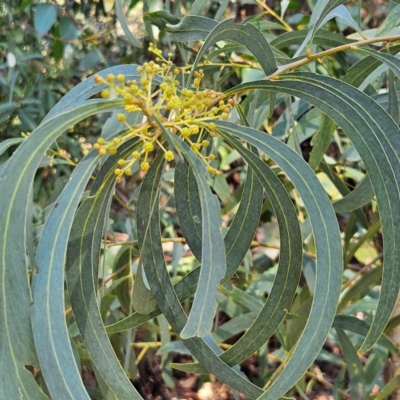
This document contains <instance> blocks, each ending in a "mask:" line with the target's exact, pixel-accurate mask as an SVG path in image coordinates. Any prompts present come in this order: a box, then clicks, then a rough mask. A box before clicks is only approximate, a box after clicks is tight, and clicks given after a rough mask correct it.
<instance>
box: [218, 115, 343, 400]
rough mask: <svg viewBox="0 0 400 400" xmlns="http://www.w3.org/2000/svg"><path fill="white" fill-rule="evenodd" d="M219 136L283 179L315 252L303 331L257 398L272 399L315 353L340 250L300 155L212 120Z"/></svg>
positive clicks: (330, 315) (325, 203)
mask: <svg viewBox="0 0 400 400" xmlns="http://www.w3.org/2000/svg"><path fill="white" fill-rule="evenodd" d="M216 125H217V128H218V130H220V131H221V132H223V134H224V136H225V137H226V135H231V136H236V137H238V138H240V139H243V140H245V141H246V142H248V143H250V144H252V145H253V146H255V147H257V148H258V149H259V150H261V151H262V152H264V153H265V154H267V155H268V156H269V157H270V158H271V159H272V160H273V161H275V162H276V163H277V164H278V165H279V166H280V167H281V168H282V170H283V171H284V172H285V173H286V174H287V175H288V176H289V178H290V179H291V181H292V182H293V184H294V186H295V188H296V189H297V190H298V192H299V194H300V195H301V197H302V200H303V202H304V204H305V207H306V209H307V210H308V215H309V218H310V221H311V225H312V228H313V233H314V240H315V244H316V253H317V276H316V284H315V289H314V290H315V294H314V300H313V304H312V308H311V311H310V316H309V319H308V322H307V324H306V327H305V329H304V332H303V334H302V336H301V337H300V339H299V341H298V342H297V344H296V346H295V349H294V351H293V353H292V355H291V357H290V359H289V361H288V363H287V365H286V367H285V369H284V370H283V371H282V373H281V375H280V376H279V378H278V379H277V380H276V381H275V382H273V383H272V385H271V386H270V387H269V388H268V389H267V391H266V392H265V393H264V394H263V396H261V397H260V399H269V398H278V397H279V396H282V395H283V394H284V393H286V391H287V390H289V389H290V388H291V387H292V386H293V385H294V384H295V383H296V382H297V381H298V380H299V379H300V377H301V376H302V375H303V373H304V372H305V371H306V370H307V368H308V367H309V366H310V365H311V363H312V362H313V361H314V359H315V357H316V356H317V355H318V353H319V351H320V349H321V347H322V345H323V343H324V341H325V339H326V336H327V334H328V332H329V329H330V327H331V325H332V322H333V319H334V316H335V311H336V304H337V300H338V297H339V292H340V286H341V275H342V262H341V257H342V248H341V243H340V235H339V229H338V225H337V221H336V217H335V215H334V213H333V209H332V206H331V203H330V201H329V199H328V197H327V195H326V193H325V191H324V189H323V188H322V186H321V184H320V183H319V181H318V179H317V177H316V176H315V174H314V173H313V171H312V170H311V168H310V167H309V166H308V164H306V163H305V161H304V160H303V159H301V158H300V156H299V155H298V154H297V153H295V152H294V151H293V150H291V149H290V148H289V147H288V146H286V145H285V144H284V143H282V142H281V141H279V140H277V139H275V138H274V137H272V136H270V135H266V134H265V133H262V132H260V131H257V130H255V129H251V128H247V127H239V126H236V125H234V124H231V123H229V122H221V121H218V122H216Z"/></svg>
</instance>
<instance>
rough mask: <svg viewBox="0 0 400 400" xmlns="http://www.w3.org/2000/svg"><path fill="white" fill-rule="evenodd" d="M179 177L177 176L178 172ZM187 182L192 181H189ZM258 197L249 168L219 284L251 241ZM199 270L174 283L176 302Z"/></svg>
mask: <svg viewBox="0 0 400 400" xmlns="http://www.w3.org/2000/svg"><path fill="white" fill-rule="evenodd" d="M180 164H181V165H182V164H185V163H184V162H183V163H180ZM177 168H181V166H179V164H178V165H177ZM181 171H182V170H181ZM179 176H180V177H181V175H179ZM182 182H184V181H182ZM182 182H179V185H181V184H182ZM190 182H191V183H193V180H191V181H190ZM175 184H178V182H175ZM179 187H182V186H179ZM178 195H179V196H180V195H181V192H179V194H178ZM179 198H181V197H179ZM262 199H263V189H262V186H261V185H260V183H259V181H258V179H257V178H256V177H255V176H254V173H253V172H252V171H251V170H249V171H248V173H247V179H246V183H245V186H244V190H243V193H242V197H241V199H240V204H239V208H238V211H237V213H236V215H235V217H234V219H233V221H232V223H231V225H230V227H229V229H228V232H227V234H226V236H225V238H224V242H225V252H226V264H227V270H226V274H225V276H224V278H223V279H222V281H221V283H224V282H226V281H227V280H228V279H229V278H230V277H231V275H232V274H233V273H234V272H235V271H236V269H237V267H238V265H239V264H240V262H241V261H242V260H243V257H244V256H245V254H246V252H247V250H248V248H249V246H250V243H251V241H252V240H253V237H254V234H255V231H256V229H257V226H258V221H259V217H260V210H261V206H262ZM196 201H197V200H196ZM178 207H179V206H178V204H177V208H178ZM179 218H181V217H179ZM199 237H200V236H199ZM192 245H193V244H192ZM199 249H201V247H199ZM198 253H200V255H201V250H198ZM199 273H200V267H197V268H195V269H194V270H193V271H191V272H190V273H189V274H188V275H186V276H185V277H184V278H182V279H181V280H180V281H179V282H177V283H176V284H175V285H174V290H175V292H176V294H177V296H178V299H179V301H184V300H186V299H187V298H188V297H190V296H192V295H193V293H194V292H195V290H196V286H197V281H198V278H199ZM160 313H161V311H160V310H155V311H152V312H151V313H150V314H148V315H147V316H144V315H140V314H137V313H134V314H131V315H130V316H128V317H126V318H124V319H122V320H121V321H118V322H116V323H115V324H113V325H109V326H107V328H106V329H107V332H109V333H114V332H121V331H124V330H127V329H131V328H134V327H137V326H140V325H142V324H144V323H145V322H146V321H149V320H150V319H151V318H154V317H156V316H157V315H160Z"/></svg>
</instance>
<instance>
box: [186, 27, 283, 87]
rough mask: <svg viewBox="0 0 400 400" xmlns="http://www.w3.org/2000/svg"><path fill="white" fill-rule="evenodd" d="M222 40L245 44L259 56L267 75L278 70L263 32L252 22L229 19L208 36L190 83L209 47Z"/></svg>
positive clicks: (195, 64) (198, 56)
mask: <svg viewBox="0 0 400 400" xmlns="http://www.w3.org/2000/svg"><path fill="white" fill-rule="evenodd" d="M220 40H228V41H233V42H236V43H240V44H241V45H243V46H245V47H246V48H247V49H248V50H249V51H251V52H252V53H253V55H254V57H256V58H257V61H258V62H259V63H260V65H261V67H262V69H263V70H264V72H265V74H266V75H271V74H272V73H273V72H274V71H275V70H276V62H275V58H274V55H273V53H272V50H271V48H270V46H269V44H268V42H267V40H266V39H265V38H264V36H263V34H262V33H261V32H260V31H259V30H258V29H257V28H256V27H255V26H253V25H251V24H244V25H242V24H235V22H234V20H233V19H227V20H225V21H223V22H221V23H220V24H218V25H217V26H216V27H215V28H214V29H213V30H212V31H211V32H210V34H209V35H208V36H207V39H206V40H205V42H204V44H203V46H202V47H201V49H200V51H199V52H198V54H197V57H196V59H195V61H194V63H193V68H192V70H191V72H190V75H189V77H188V80H187V84H188V85H189V83H190V82H191V79H192V77H193V74H194V71H195V70H196V66H197V64H198V63H199V62H200V60H201V59H202V57H203V56H204V54H205V53H206V51H207V49H208V48H209V47H211V46H212V45H213V44H215V43H217V42H219V41H220Z"/></svg>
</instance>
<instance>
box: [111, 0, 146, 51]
mask: <svg viewBox="0 0 400 400" xmlns="http://www.w3.org/2000/svg"><path fill="white" fill-rule="evenodd" d="M115 13H116V14H117V18H118V21H119V22H120V24H121V27H122V30H123V31H124V33H125V36H126V38H127V39H128V41H129V43H130V44H131V45H132V46H135V47H142V44H141V43H140V42H139V40H137V39H136V38H135V36H134V35H133V33H132V32H131V30H130V29H129V26H128V23H127V21H126V18H125V14H124V9H123V2H122V0H115Z"/></svg>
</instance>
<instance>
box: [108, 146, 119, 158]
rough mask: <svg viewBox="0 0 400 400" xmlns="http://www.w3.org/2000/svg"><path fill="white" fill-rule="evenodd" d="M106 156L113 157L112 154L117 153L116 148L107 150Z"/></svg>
mask: <svg viewBox="0 0 400 400" xmlns="http://www.w3.org/2000/svg"><path fill="white" fill-rule="evenodd" d="M107 151H108V154H110V156H113V155H114V154H116V153H117V148H116V147H115V146H110V147H109V148H108V149H107Z"/></svg>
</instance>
